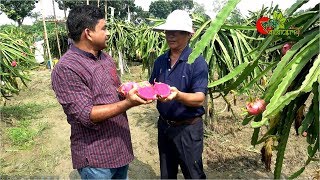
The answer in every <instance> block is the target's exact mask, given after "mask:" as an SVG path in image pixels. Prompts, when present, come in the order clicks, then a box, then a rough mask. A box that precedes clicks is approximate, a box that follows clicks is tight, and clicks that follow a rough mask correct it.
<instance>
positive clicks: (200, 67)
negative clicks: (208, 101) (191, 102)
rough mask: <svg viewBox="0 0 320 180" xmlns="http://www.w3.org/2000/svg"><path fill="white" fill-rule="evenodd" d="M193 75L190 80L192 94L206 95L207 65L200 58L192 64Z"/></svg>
mask: <svg viewBox="0 0 320 180" xmlns="http://www.w3.org/2000/svg"><path fill="white" fill-rule="evenodd" d="M192 69H193V73H192V80H191V90H192V92H203V93H204V94H207V91H208V64H207V62H206V61H205V59H204V58H203V57H202V56H200V57H198V58H197V59H196V61H195V62H194V64H193V68H192Z"/></svg>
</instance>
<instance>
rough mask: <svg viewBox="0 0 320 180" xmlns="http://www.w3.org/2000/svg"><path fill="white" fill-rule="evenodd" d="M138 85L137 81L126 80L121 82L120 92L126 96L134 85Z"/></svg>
mask: <svg viewBox="0 0 320 180" xmlns="http://www.w3.org/2000/svg"><path fill="white" fill-rule="evenodd" d="M135 84H136V85H138V84H137V83H135V82H126V83H123V84H121V86H120V87H119V88H118V92H119V93H120V94H121V95H122V96H126V95H127V94H128V92H129V91H130V90H131V89H132V88H133V86H134V85H135Z"/></svg>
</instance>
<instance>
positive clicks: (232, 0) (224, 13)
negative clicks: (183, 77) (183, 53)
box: [188, 0, 240, 64]
mask: <svg viewBox="0 0 320 180" xmlns="http://www.w3.org/2000/svg"><path fill="white" fill-rule="evenodd" d="M239 2H240V0H229V1H228V3H227V4H226V5H225V6H224V7H223V8H222V9H221V10H220V11H219V13H218V14H217V16H216V18H215V19H214V20H213V21H212V22H211V24H210V27H209V28H208V29H207V31H206V32H205V33H204V34H203V35H202V37H201V40H200V41H198V42H197V43H196V45H195V48H194V49H193V51H192V53H191V54H190V56H189V58H188V63H189V64H191V63H193V62H194V60H195V59H196V58H197V57H199V55H200V54H201V53H202V52H203V51H204V49H205V47H206V46H207V45H208V44H209V42H210V40H211V37H214V36H215V35H216V34H217V32H218V31H219V30H220V28H221V26H222V25H223V23H224V22H225V20H226V19H227V18H228V16H229V15H230V13H231V12H232V11H233V9H234V8H235V7H236V5H237V4H238V3H239Z"/></svg>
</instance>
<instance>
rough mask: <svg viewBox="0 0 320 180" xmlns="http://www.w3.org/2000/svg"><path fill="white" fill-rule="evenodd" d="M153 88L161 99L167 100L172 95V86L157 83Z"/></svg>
mask: <svg viewBox="0 0 320 180" xmlns="http://www.w3.org/2000/svg"><path fill="white" fill-rule="evenodd" d="M153 88H154V91H155V93H156V94H157V95H158V96H159V97H161V98H166V97H168V96H169V95H170V93H171V90H170V86H169V85H167V84H165V83H161V82H155V83H154V85H153Z"/></svg>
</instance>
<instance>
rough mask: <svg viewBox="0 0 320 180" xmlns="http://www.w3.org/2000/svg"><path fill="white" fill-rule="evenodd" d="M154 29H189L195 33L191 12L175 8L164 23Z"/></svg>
mask: <svg viewBox="0 0 320 180" xmlns="http://www.w3.org/2000/svg"><path fill="white" fill-rule="evenodd" d="M153 30H156V31H157V30H167V31H187V32H190V33H194V30H193V28H192V19H191V18H190V16H189V14H188V13H187V12H186V11H183V10H179V9H177V10H174V11H173V12H172V13H170V14H169V15H168V17H167V19H166V22H165V23H164V24H161V25H159V26H157V27H154V28H153Z"/></svg>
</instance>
